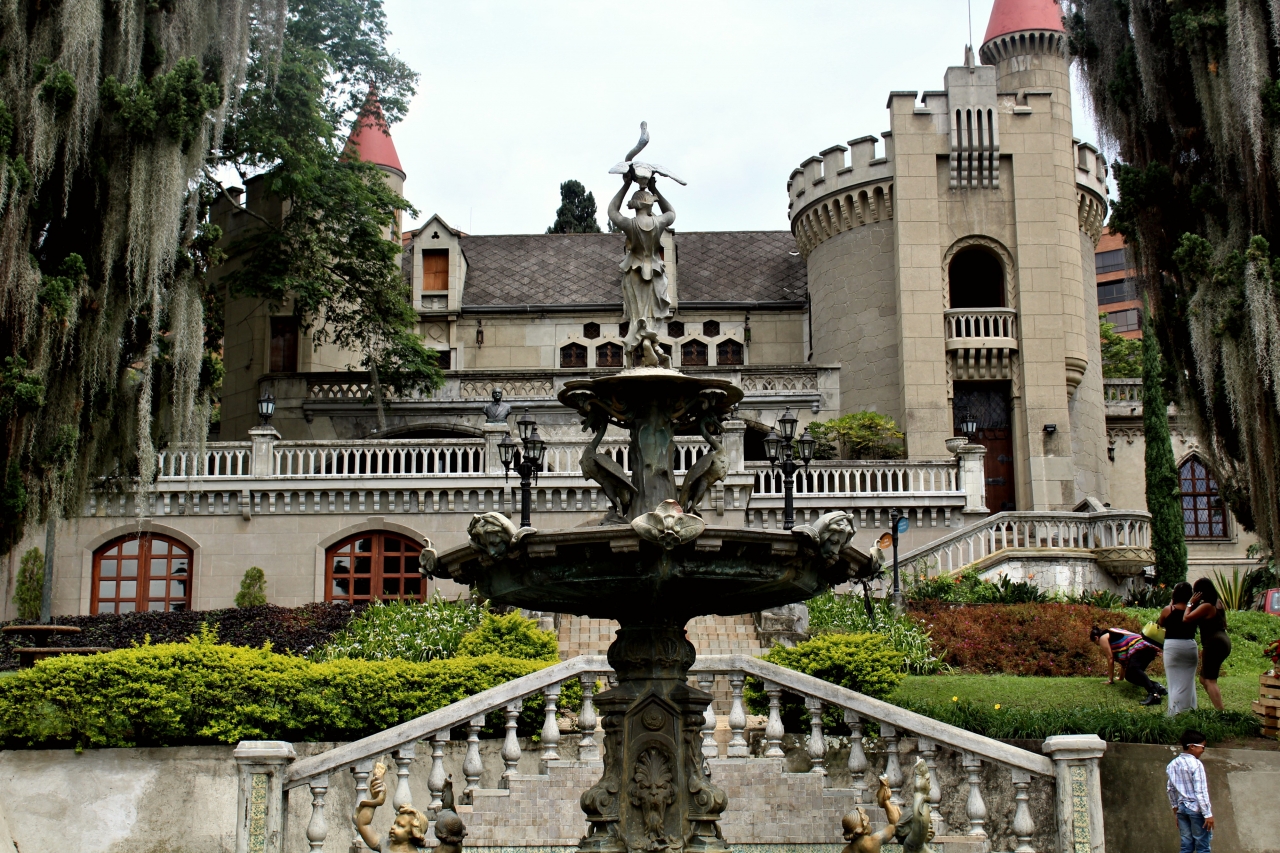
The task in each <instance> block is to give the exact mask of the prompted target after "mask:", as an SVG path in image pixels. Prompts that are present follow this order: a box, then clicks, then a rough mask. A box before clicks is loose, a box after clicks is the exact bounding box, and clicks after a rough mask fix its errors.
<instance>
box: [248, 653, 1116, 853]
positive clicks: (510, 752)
mask: <svg viewBox="0 0 1280 853" xmlns="http://www.w3.org/2000/svg"><path fill="white" fill-rule="evenodd" d="M717 675H722V676H725V677H727V678H728V681H729V687H730V691H731V694H732V696H733V704H732V707H731V710H730V714H729V728H730V733H731V742H730V747H729V755H730V756H731V757H734V758H741V759H749V758H750V754H751V750H750V748H749V747H748V745H747V743H746V740H745V738H744V737H743V734H744V730H745V727H746V718H745V708H744V705H743V687H744V683H745V680H746V679H747V678H748V677H750V678H753V679H756V680H757V681H758V682H761V683H762V685H763V687H764V692H765V694H766V695H767V696H768V698H769V721H768V723H767V724H766V727H765V738H764V747H763V749H762V750H761V752H763V754H764V755H765V756H766V757H769V758H773V759H777V758H778V757H780V756H782V755H783V754H784V753H783V751H782V748H781V742H782V738H783V733H782V721H781V713H780V710H781V695H782V693H783V692H784V691H785V692H787V693H789V694H791V695H795V696H798V697H800V698H801V699H802V700H803V701H804V703H805V707H806V708H807V710H808V712H809V718H810V722H809V733H808V737H807V739H806V742H805V744H804V747H803V748H804V749H805V752H806V753H807V755H808V756H809V758H810V760H811V762H812V765H813V772H814V773H816V774H821V775H823V776H824V779H823V784H824V786H826V785H827V784H829V779H830V777H829V776H827V775H826V774H827V773H828V772H829V768H828V767H827V763H826V758H827V748H826V741H825V735H824V732H823V723H822V712H823V709H824V708H826V707H833V708H838V709H840V710H841V711H842V712H843V719H844V722H845V723H846V724H847V725H848V727H849V731H850V733H851V739H850V748H849V757H848V770H849V776H850V783H851V787H852V789H853V790H852V794H853V801H854V802H855V803H859V804H866V803H867V801H868V799H869V798H868V796H867V794H868V785H867V780H868V778H869V776H868V772H867V771H868V770H870V769H871V765H870V762H869V761H868V758H867V755H866V753H865V751H864V748H863V733H864V725H865V723H866V722H867V721H874V722H875V723H877V724H878V725H879V730H880V739H881V742H882V744H883V748H884V751H885V754H886V756H885V773H884V775H885V777H886V780H887V782H888V784H889V786H890V788H891V790H892V796H893V798H894V799H895V801H896V802H897V803H898V804H899V805H901V804H902V794H903V784H904V774H903V772H902V764H901V761H902V756H901V753H902V751H903V747H904V742H903V735H904V734H905V733H907V732H911V733H913V736H914V737H915V741H916V743H918V748H919V752H920V755H921V756H922V757H923V758H924V761H925V764H926V765H927V766H928V769H929V777H930V782H931V791H930V798H929V805H930V811H931V816H932V820H933V824H934V829H935V832H936V833H944V832H945V829H946V827H945V825H944V824H943V822H942V819H941V813H942V812H943V811H946V812H947V813H952V814H954V813H959V812H960V809H961V801H963V806H962V807H963V814H964V819H965V821H966V822H967V823H968V827H967V829H966V831H967V834H968V835H969V836H970V837H972V838H973V839H975V840H978V841H982V842H983V843H985V842H986V841H987V836H988V835H989V834H990V832H991V830H990V829H989V828H988V827H989V826H992V825H994V826H997V827H1007V829H1002V830H1000V831H1001V832H1003V833H1011V834H1012V838H1011V839H1010V841H1009V848H1012V847H1013V846H1014V844H1015V843H1016V844H1017V850H1016V853H1034V850H1033V848H1032V847H1031V842H1032V839H1033V837H1034V835H1035V832H1036V828H1035V823H1034V822H1033V821H1032V819H1031V814H1030V810H1029V799H1030V787H1031V784H1032V779H1033V776H1034V777H1035V778H1036V779H1037V780H1038V781H1039V783H1040V784H1047V785H1050V786H1053V787H1054V788H1055V789H1056V795H1055V796H1054V797H1053V798H1052V801H1053V802H1054V803H1055V806H1054V807H1055V808H1056V809H1057V810H1058V814H1057V823H1058V824H1061V823H1062V821H1063V820H1066V821H1068V822H1069V821H1070V820H1072V809H1075V808H1076V806H1075V805H1073V803H1074V802H1075V800H1078V799H1079V797H1078V796H1076V797H1075V800H1073V792H1072V791H1066V792H1064V791H1063V789H1062V786H1063V785H1064V784H1068V783H1069V784H1077V785H1078V784H1079V782H1078V781H1077V780H1078V779H1083V780H1084V784H1085V785H1086V792H1085V793H1086V796H1087V798H1088V800H1089V801H1090V802H1097V803H1100V802H1101V799H1100V797H1101V794H1100V788H1099V786H1100V782H1099V777H1098V773H1097V759H1098V757H1100V756H1101V755H1102V753H1103V752H1104V751H1105V743H1104V742H1102V741H1101V740H1100V739H1097V738H1094V737H1091V736H1071V737H1070V738H1066V739H1062V738H1059V739H1056V740H1063V741H1069V742H1066V743H1065V745H1063V744H1058V745H1051V743H1050V742H1046V745H1045V747H1044V749H1045V751H1046V752H1047V753H1049V754H1051V755H1053V758H1048V757H1046V756H1045V755H1040V754H1036V753H1032V752H1027V751H1025V750H1021V749H1018V748H1016V747H1013V746H1010V745H1008V744H1004V743H1001V742H999V741H995V740H991V739H989V738H985V737H982V736H979V735H976V734H973V733H971V732H967V731H964V730H962V729H957V728H955V727H952V726H949V725H946V724H944V723H941V722H938V721H937V720H932V719H930V718H928V717H924V716H921V715H919V714H915V713H913V712H910V711H906V710H904V709H902V708H898V707H895V706H893V705H890V704H888V703H885V702H882V701H879V700H876V699H872V698H870V697H867V696H863V695H861V694H858V693H855V692H854V691H851V690H847V689H845V688H842V687H838V686H836V685H833V684H830V683H828V682H824V681H821V680H820V679H817V678H813V677H811V676H807V675H804V674H802V673H798V672H794V671H792V670H787V669H784V668H782V667H779V666H776V665H774V664H770V663H768V662H767V661H762V660H759V659H756V658H751V657H747V656H739V655H733V656H723V657H715V656H710V657H704V658H702V659H700V660H698V661H697V662H696V663H695V664H694V667H693V670H692V672H691V676H692V677H694V678H696V679H697V682H698V684H699V686H700V687H702V688H703V689H704V690H707V691H708V692H710V688H711V687H712V686H713V684H714V681H713V680H714V678H715V677H716V676H717ZM600 676H604V677H605V678H611V677H612V676H613V673H612V671H611V670H610V669H608V664H607V663H606V662H605V660H604V659H603V658H599V657H596V658H591V657H579V658H574V659H573V660H569V661H565V662H563V663H559V664H555V665H553V666H551V667H548V668H546V669H543V670H539V671H538V672H535V673H532V674H530V675H527V676H524V677H523V678H519V679H516V680H514V681H511V682H507V683H505V684H502V685H499V686H498V687H494V688H491V689H490V690H487V691H484V692H483V693H480V694H477V695H475V696H471V697H468V698H466V699H463V700H461V701H459V702H456V703H454V704H453V705H450V706H447V707H445V708H441V709H438V710H436V711H433V712H431V713H429V714H426V715H424V716H422V717H418V718H416V719H414V720H410V721H408V722H405V723H401V724H400V725H398V726H395V727H393V728H391V729H388V730H386V731H384V732H379V733H377V734H374V735H371V736H369V737H367V738H364V739H363V740H360V741H355V742H353V743H347V744H342V745H339V746H336V747H334V748H332V749H330V750H328V751H327V752H324V753H320V754H317V755H313V756H309V757H307V758H303V759H296V757H295V756H293V754H292V753H291V752H290V751H288V750H287V749H286V748H287V747H288V744H273V743H263V744H259V743H256V742H245V743H242V744H241V745H240V746H239V747H238V748H237V753H236V754H237V761H238V762H240V764H241V773H240V779H241V782H240V784H241V796H242V797H247V796H249V795H250V793H251V790H250V789H251V788H252V786H254V785H256V784H258V783H256V782H254V781H253V779H254V778H255V777H254V775H253V774H254V773H263V772H266V773H274V774H275V775H274V778H276V779H277V780H278V781H277V787H276V788H275V789H274V791H275V793H269V795H268V803H267V812H268V818H269V819H270V820H276V819H282V816H283V814H284V809H285V805H284V802H283V800H284V797H285V794H286V792H287V790H289V789H293V788H297V787H299V786H307V788H308V790H309V792H310V795H311V803H312V811H311V817H310V821H309V822H308V823H307V825H306V827H305V832H304V833H301V834H303V835H305V839H306V842H307V843H308V845H309V846H310V849H311V850H312V851H313V853H319V851H321V850H322V849H323V847H324V844H325V839H326V836H327V831H328V827H327V821H326V815H325V808H324V806H325V801H326V795H327V793H328V790H329V779H330V778H331V777H332V776H333V774H335V773H339V772H340V771H342V770H343V769H344V768H351V769H352V773H353V777H354V778H353V784H354V788H355V801H356V802H359V801H361V800H364V799H368V798H369V788H368V785H369V776H370V772H371V770H372V767H373V763H374V762H375V761H376V760H379V759H380V758H381V757H382V756H385V755H387V754H388V753H391V754H392V756H393V758H394V760H395V769H396V781H395V782H394V793H393V794H392V796H391V797H390V801H391V805H392V806H395V807H399V806H401V805H403V804H405V803H409V802H411V801H412V798H411V794H410V791H409V787H408V785H409V783H408V779H409V775H410V767H411V765H412V762H413V761H414V760H415V759H416V757H417V756H416V753H415V749H414V747H415V745H416V743H417V742H418V741H419V740H424V739H429V740H430V742H431V757H430V761H431V766H430V772H429V773H428V776H427V787H428V789H429V795H430V804H429V805H428V810H429V811H431V812H433V813H437V812H438V811H439V809H440V808H441V805H442V797H441V795H442V793H443V790H444V787H445V785H446V784H447V778H448V777H447V776H446V774H445V766H444V753H445V747H446V744H447V742H448V740H449V733H450V731H452V730H453V729H457V728H461V727H465V728H466V732H467V737H466V753H465V757H464V758H463V761H462V772H463V774H464V775H465V777H466V787H465V789H464V790H463V793H462V803H463V804H472V803H475V802H476V799H475V798H476V794H477V791H478V790H479V785H480V779H481V776H482V774H483V769H484V768H483V761H482V754H481V752H480V748H479V734H480V730H481V728H482V727H483V725H484V721H485V718H486V715H487V714H489V713H492V712H501V713H503V714H504V715H505V719H506V723H505V728H506V731H505V738H504V740H503V744H502V750H501V761H502V763H503V765H504V770H503V773H502V779H503V781H502V785H503V787H506V788H509V787H510V780H511V777H512V776H513V775H514V774H515V773H516V769H517V766H518V764H519V762H520V759H521V747H520V742H519V740H518V738H517V737H516V725H517V720H518V717H519V715H520V711H521V708H522V703H523V701H524V700H525V699H526V698H529V697H533V696H539V695H541V696H542V697H543V699H544V702H545V709H546V710H545V717H544V721H543V726H542V741H543V742H542V747H543V750H544V751H543V753H542V755H541V758H542V760H543V762H544V770H543V772H544V773H548V772H555V771H554V770H553V769H552V768H555V767H556V766H557V762H559V761H560V759H559V753H558V743H559V740H560V735H559V721H558V719H557V714H558V709H557V703H558V699H559V696H560V693H561V689H562V687H563V685H564V684H566V683H571V682H578V683H580V684H581V685H582V687H583V693H584V704H583V708H582V712H581V713H580V715H579V723H580V724H581V727H582V737H581V740H580V742H579V756H580V757H581V758H583V759H584V760H596V759H594V758H591V757H590V756H591V755H592V753H593V751H594V752H595V753H596V754H598V752H599V745H598V743H597V742H596V738H595V731H596V722H595V721H596V719H598V715H597V713H596V711H595V708H594V703H593V697H594V692H595V683H596V679H597V678H599V677H600ZM704 719H705V720H707V721H709V722H710V725H709V726H708V725H706V723H705V722H704V727H703V729H702V735H703V737H704V740H703V752H704V755H706V756H707V757H712V756H714V755H715V753H716V749H715V743H714V739H713V738H710V736H711V735H712V734H713V733H714V723H715V717H714V714H712V715H710V716H709V717H707V718H704ZM709 738H710V739H711V743H710V750H709V751H708V749H707V747H708V742H707V741H708V739H709ZM1054 740H1055V739H1050V741H1051V742H1052V741H1054ZM907 742H908V743H909V742H910V741H907ZM940 751H946V752H947V753H948V754H949V755H950V756H959V757H960V758H961V763H962V765H963V768H964V770H965V772H966V774H967V783H968V784H967V788H966V789H963V790H956V791H952V790H947V791H945V792H944V791H943V790H942V788H941V786H939V785H938V784H937V781H938V780H937V766H938V758H939V752H940ZM260 755H261V756H267V757H268V758H259V757H257V756H260ZM268 760H269V761H271V762H274V764H271V763H267V762H268ZM950 760H954V758H952V759H950ZM983 761H989V762H994V763H996V764H999V765H1001V766H1003V767H1005V768H1007V769H1008V770H1011V771H1012V773H1013V776H1012V781H1013V789H1014V791H1015V792H1016V793H1015V795H1014V797H1013V802H1011V803H1008V804H1007V807H1008V808H1009V810H1010V813H1011V814H1010V818H1009V820H1008V821H1007V822H1006V821H1000V820H996V821H994V823H991V822H989V819H988V806H987V803H986V801H985V800H984V798H983V794H982V790H981V772H982V769H983V768H982V763H983ZM273 767H274V768H275V769H274V770H273V769H272V768H273ZM263 768H265V769H263ZM1082 768H1083V769H1082ZM1064 780H1066V781H1065V782H1064ZM391 784H393V783H391V781H390V780H388V786H389V787H390V786H391ZM1095 789H1097V790H1095ZM253 790H256V788H254V789H253ZM389 793H390V791H389ZM576 793H577V792H573V795H575V796H576ZM1077 793H1078V792H1077ZM944 794H945V795H946V796H947V797H948V799H947V801H946V802H945V804H944V802H943V796H944ZM944 805H945V808H943V806H944ZM1002 807H1005V806H1004V805H1002ZM1095 811H1098V813H1099V814H1100V810H1095ZM248 831H249V829H248V825H247V824H246V825H245V827H241V829H239V830H238V835H237V838H238V839H239V838H240V837H241V836H242V835H244V834H245V833H247V832H248ZM838 831H839V830H838V827H835V826H833V827H831V832H832V834H833V836H834V834H835V833H837V832H838ZM1090 833H1091V834H1092V837H1094V838H1095V839H1097V838H1100V837H1101V835H1100V833H1101V826H1091V827H1090ZM1006 837H1008V836H1007V835H1006ZM344 843H345V842H344ZM238 844H239V842H238ZM350 846H351V848H352V849H353V850H361V849H365V848H364V847H363V844H362V843H359V842H353V843H352V844H351V845H350ZM1009 848H1005V849H1009ZM240 853H247V851H243V850H242V851H240Z"/></svg>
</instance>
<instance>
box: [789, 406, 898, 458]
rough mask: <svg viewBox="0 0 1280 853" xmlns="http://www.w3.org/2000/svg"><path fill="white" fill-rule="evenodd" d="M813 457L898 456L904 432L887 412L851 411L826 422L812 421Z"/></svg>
mask: <svg viewBox="0 0 1280 853" xmlns="http://www.w3.org/2000/svg"><path fill="white" fill-rule="evenodd" d="M808 429H809V432H810V434H812V435H813V437H814V438H815V439H816V440H817V444H816V445H815V447H814V458H815V459H836V458H843V459H901V458H902V456H903V455H904V453H905V451H904V449H903V445H902V440H903V438H904V435H903V433H902V430H900V429H898V425H897V423H895V422H894V420H893V418H891V417H889V416H888V415H882V414H880V413H878V412H851V413H849V414H847V415H841V416H840V417H838V418H832V419H831V420H828V421H813V422H812V423H810V424H809V427H808Z"/></svg>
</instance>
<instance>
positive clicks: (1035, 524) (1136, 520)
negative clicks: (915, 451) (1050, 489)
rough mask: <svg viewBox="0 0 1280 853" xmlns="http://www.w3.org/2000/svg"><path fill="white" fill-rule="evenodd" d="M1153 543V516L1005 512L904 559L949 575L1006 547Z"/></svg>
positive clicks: (1137, 513) (1127, 512) (1138, 513)
mask: <svg viewBox="0 0 1280 853" xmlns="http://www.w3.org/2000/svg"><path fill="white" fill-rule="evenodd" d="M1116 546H1133V547H1141V548H1148V547H1150V546H1151V515H1150V514H1149V513H1146V512H1141V511H1136V510H1107V511H1104V512H1093V513H1084V512H1000V513H996V514H995V515H993V516H991V517H990V518H987V519H985V520H983V521H981V522H979V523H977V524H974V525H970V526H969V527H966V528H963V529H961V530H958V531H955V532H954V533H950V534H948V535H946V536H943V537H941V538H939V539H936V540H934V541H933V542H930V543H929V544H928V545H925V546H923V547H921V548H917V549H915V550H913V551H908V552H906V553H905V554H902V555H901V556H900V557H899V561H900V562H901V563H907V564H910V563H913V562H920V563H921V564H922V565H924V564H927V565H929V566H930V570H931V572H934V573H942V574H945V573H947V572H953V571H955V570H957V569H961V568H964V567H965V566H968V565H970V564H972V563H976V562H978V561H979V560H982V559H984V558H986V557H989V556H991V555H992V554H994V553H996V552H997V551H1003V550H1004V549H1006V548H1082V549H1090V548H1110V547H1116Z"/></svg>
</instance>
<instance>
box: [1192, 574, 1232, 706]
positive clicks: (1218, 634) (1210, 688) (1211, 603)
mask: <svg viewBox="0 0 1280 853" xmlns="http://www.w3.org/2000/svg"><path fill="white" fill-rule="evenodd" d="M1191 588H1192V589H1193V590H1194V593H1193V594H1192V596H1191V601H1189V602H1187V612H1186V615H1184V616H1183V617H1182V621H1183V622H1184V623H1186V624H1188V625H1191V624H1194V625H1196V626H1197V627H1198V628H1199V629H1200V683H1201V684H1202V685H1203V686H1204V692H1205V693H1207V694H1209V701H1210V702H1212V703H1213V707H1215V708H1217V709H1218V710H1219V711H1221V710H1222V691H1221V690H1219V689H1218V676H1219V675H1221V674H1222V662H1223V661H1225V660H1226V659H1227V656H1228V655H1230V654H1231V638H1230V637H1229V636H1227V612H1226V610H1225V609H1224V608H1223V606H1222V600H1221V599H1220V598H1219V597H1218V589H1217V587H1215V586H1214V585H1213V581H1211V580H1209V579H1208V578H1200V580H1198V581H1196V582H1195V583H1194V584H1192V585H1191Z"/></svg>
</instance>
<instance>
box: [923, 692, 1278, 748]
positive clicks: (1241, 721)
mask: <svg viewBox="0 0 1280 853" xmlns="http://www.w3.org/2000/svg"><path fill="white" fill-rule="evenodd" d="M900 704H901V705H902V707H904V708H907V709H909V710H912V711H915V712H917V713H920V714H924V715H925V716H927V717H933V718H934V719H935V720H941V721H942V722H944V723H949V724H951V725H953V726H958V727H960V728H962V729H967V730H968V731H971V732H975V733H976V734H980V735H985V736H986V737H992V738H1004V739H1017V738H1027V739H1034V740H1040V739H1043V738H1046V737H1050V736H1051V735H1074V734H1081V735H1083V734H1096V735H1098V736H1099V737H1101V738H1102V739H1103V740H1108V741H1115V742H1120V743H1159V744H1173V743H1177V742H1178V737H1179V736H1180V735H1181V734H1182V732H1183V731H1184V730H1185V729H1189V728H1191V729H1198V730H1199V731H1202V732H1204V734H1205V736H1206V737H1208V739H1209V741H1210V742H1211V743H1218V742H1220V741H1223V740H1226V739H1228V738H1244V737H1256V736H1257V735H1258V734H1259V732H1260V731H1261V723H1260V722H1259V720H1258V718H1257V717H1255V716H1254V715H1253V714H1249V713H1245V712H1242V711H1214V710H1197V711H1183V712H1182V713H1181V714H1179V715H1178V716H1176V717H1166V716H1165V715H1164V714H1163V713H1161V712H1159V711H1156V712H1151V711H1147V710H1145V709H1141V708H1134V709H1132V710H1120V709H1115V708H1097V707H1094V708H1060V709H1053V710H1031V709H1025V708H1001V709H996V708H988V707H987V706H985V705H983V706H978V705H975V704H973V703H972V702H965V701H959V702H947V703H945V704H944V703H934V702H927V703H926V702H905V703H900Z"/></svg>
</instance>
